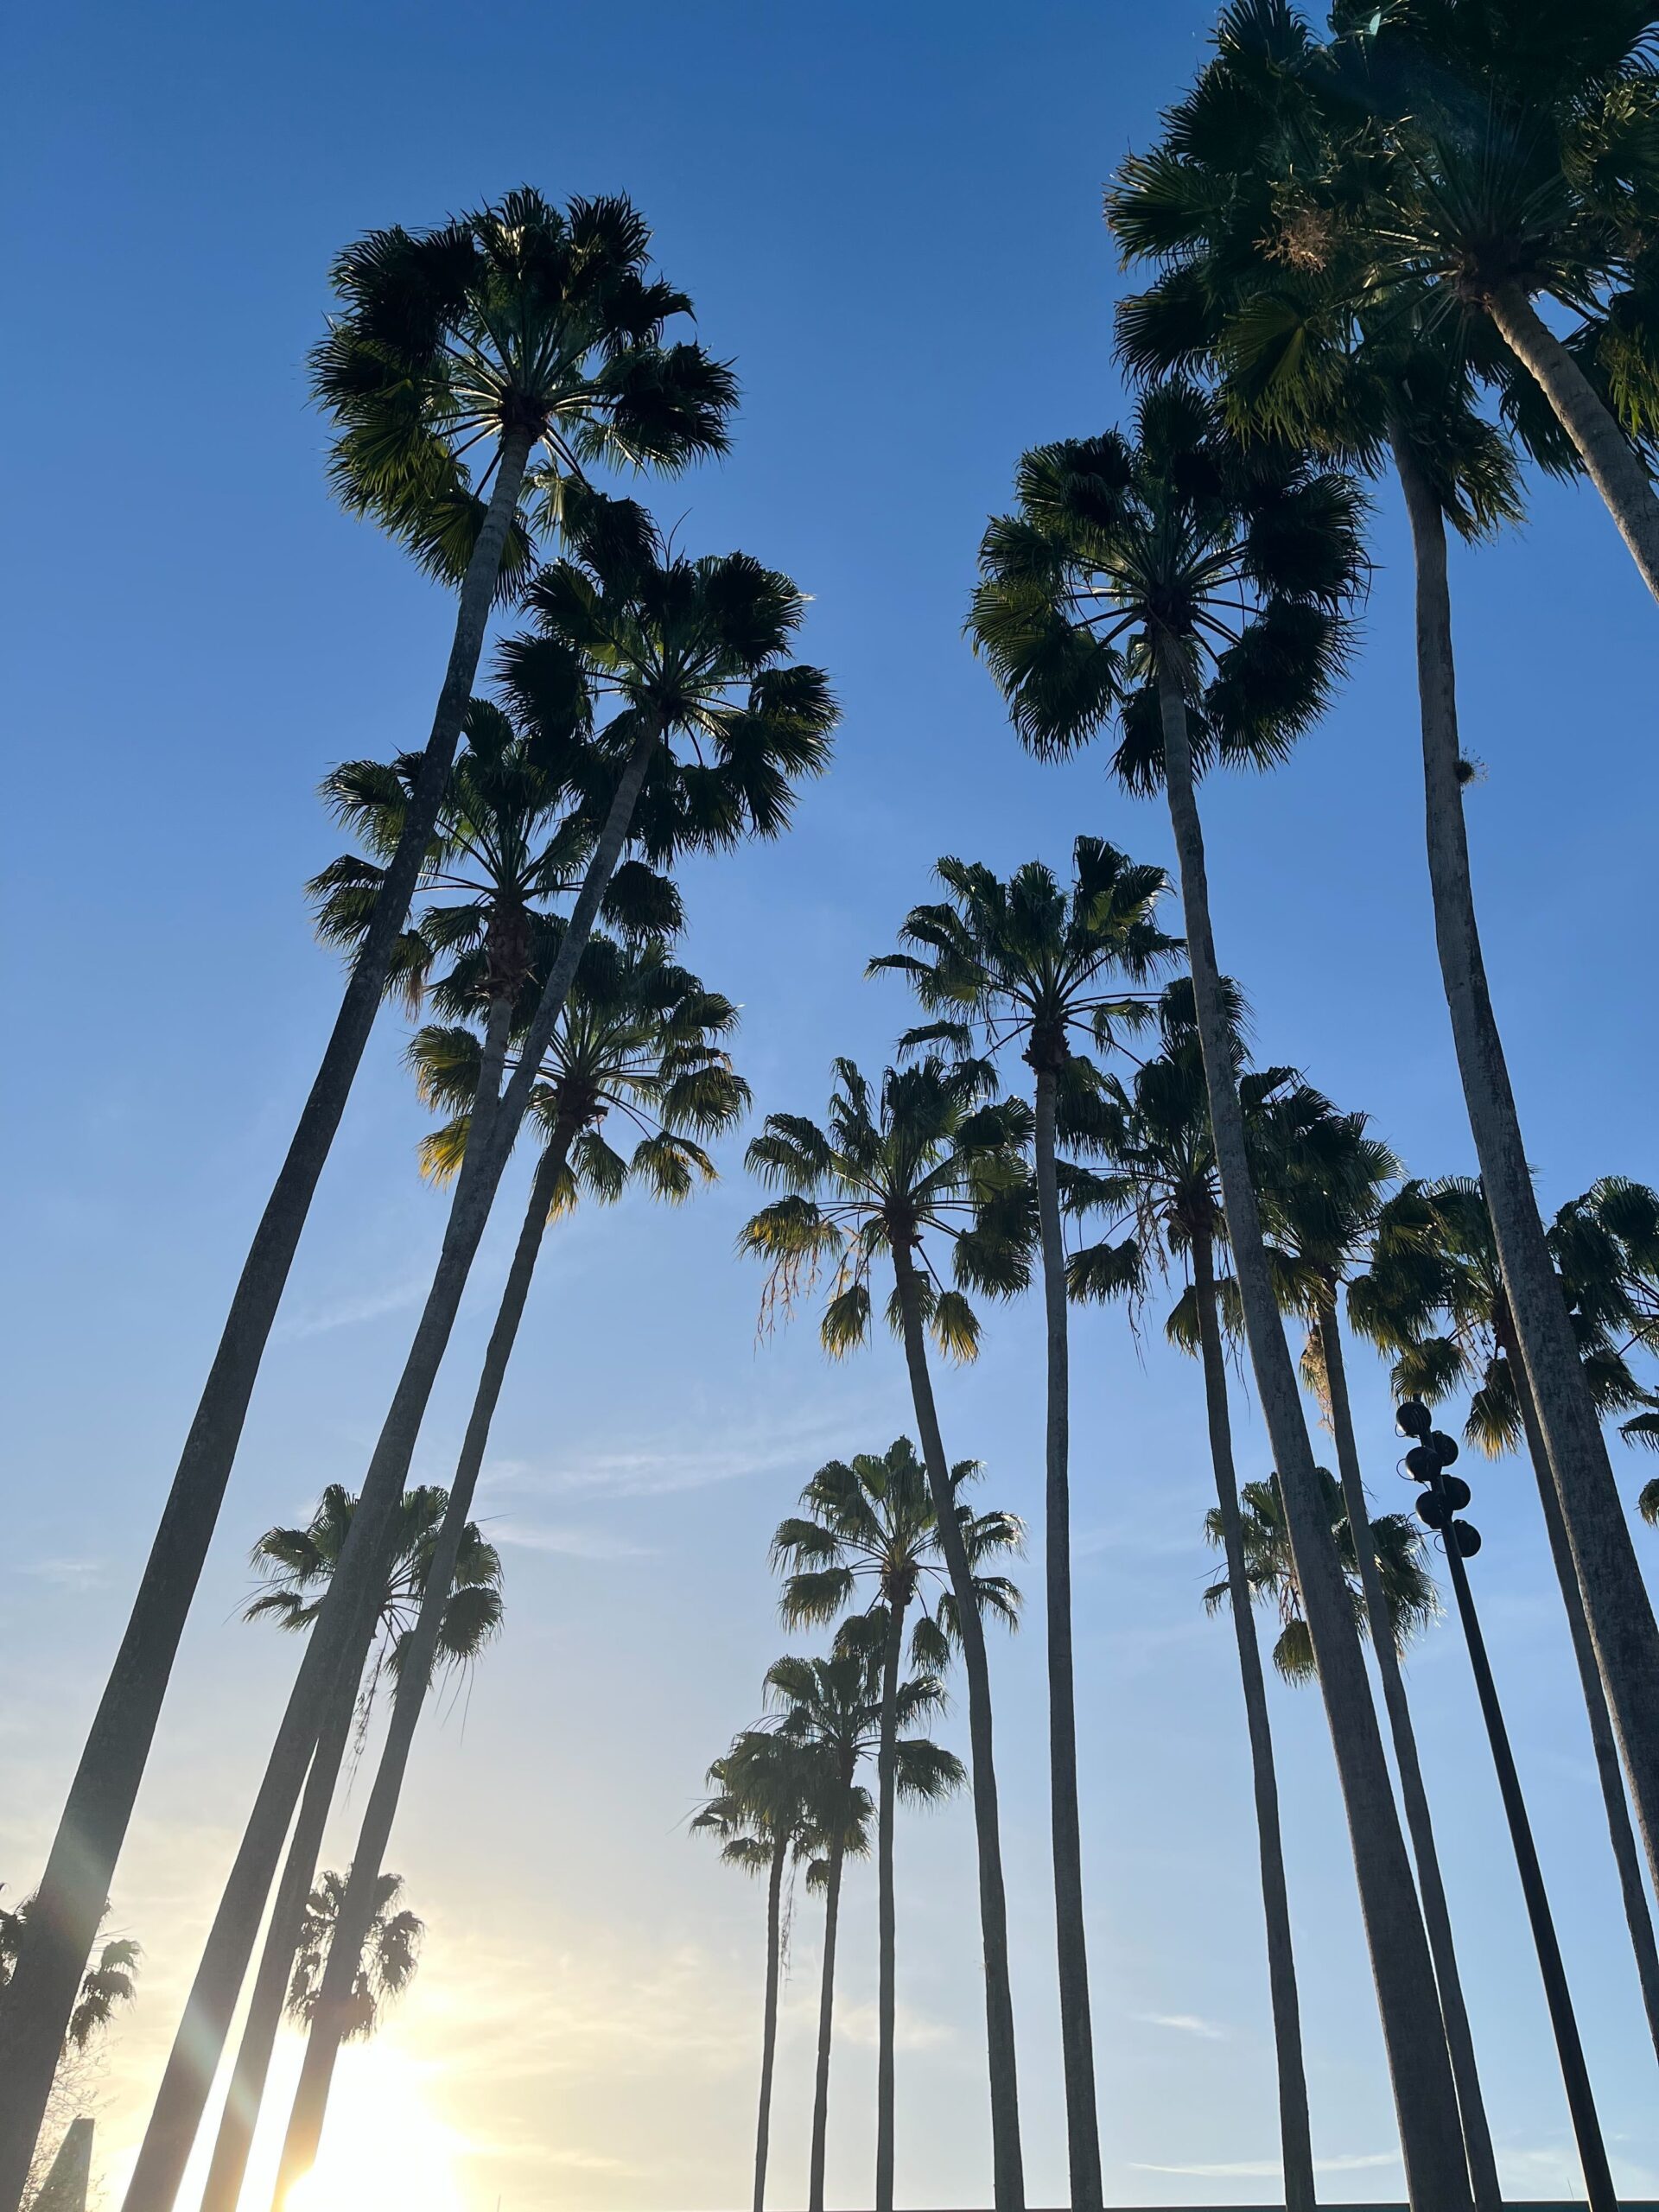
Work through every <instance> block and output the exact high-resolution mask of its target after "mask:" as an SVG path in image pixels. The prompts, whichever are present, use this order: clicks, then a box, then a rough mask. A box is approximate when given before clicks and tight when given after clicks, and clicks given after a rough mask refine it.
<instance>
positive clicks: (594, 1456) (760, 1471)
mask: <svg viewBox="0 0 1659 2212" xmlns="http://www.w3.org/2000/svg"><path fill="white" fill-rule="evenodd" d="M846 1433H847V1416H846V1414H845V1413H844V1411H843V1412H842V1413H840V1414H836V1415H834V1416H832V1415H831V1414H829V1412H827V1411H826V1412H825V1413H823V1414H811V1415H809V1416H805V1417H803V1418H800V1419H798V1420H794V1421H767V1422H766V1423H765V1424H764V1425H763V1424H760V1423H754V1424H752V1425H750V1426H748V1427H744V1428H741V1429H734V1430H732V1431H730V1432H728V1433H726V1434H724V1435H721V1436H715V1437H708V1438H705V1439H704V1440H702V1442H700V1443H697V1444H694V1445H686V1444H684V1443H682V1442H681V1441H680V1440H679V1438H678V1435H677V1434H676V1435H675V1436H674V1437H672V1438H669V1437H664V1439H663V1440H661V1441H660V1442H658V1443H657V1444H654V1445H652V1444H642V1445H638V1446H632V1448H630V1449H628V1450H626V1451H592V1452H582V1453H581V1454H580V1456H578V1457H573V1458H571V1459H562V1460H558V1461H556V1462H554V1463H553V1464H552V1465H545V1464H541V1463H537V1462H535V1461H532V1460H528V1459H502V1460H495V1461H493V1462H492V1464H491V1466H490V1470H489V1479H490V1482H491V1484H492V1485H493V1487H495V1488H496V1489H499V1490H504V1491H519V1492H522V1493H524V1494H525V1495H531V1496H533V1495H542V1496H546V1497H579V1496H582V1495H595V1494H603V1495H604V1496H606V1497H666V1496H668V1495H669V1494H670V1493H671V1492H673V1491H688V1490H706V1489H708V1488H709V1487H710V1486H711V1485H712V1484H716V1483H729V1482H741V1481H742V1480H744V1479H745V1478H747V1477H750V1476H753V1475H767V1474H776V1473H779V1472H781V1471H788V1472H789V1473H791V1475H794V1476H796V1478H797V1479H798V1478H799V1476H798V1471H799V1470H800V1469H801V1468H802V1467H803V1466H804V1467H805V1468H806V1471H808V1472H810V1468H811V1465H813V1464H815V1463H816V1461H817V1460H818V1459H823V1458H825V1457H827V1456H828V1455H829V1453H830V1452H833V1451H834V1450H835V1449H836V1446H837V1444H838V1443H842V1442H844V1439H845V1436H846Z"/></svg>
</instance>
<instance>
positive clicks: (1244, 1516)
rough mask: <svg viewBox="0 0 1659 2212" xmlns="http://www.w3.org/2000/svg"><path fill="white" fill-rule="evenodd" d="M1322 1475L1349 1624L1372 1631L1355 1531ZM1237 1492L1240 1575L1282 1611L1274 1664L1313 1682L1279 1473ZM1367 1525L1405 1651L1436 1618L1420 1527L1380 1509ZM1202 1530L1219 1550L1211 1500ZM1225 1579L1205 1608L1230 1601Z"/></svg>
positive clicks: (1291, 1676) (1217, 1518)
mask: <svg viewBox="0 0 1659 2212" xmlns="http://www.w3.org/2000/svg"><path fill="white" fill-rule="evenodd" d="M1319 1478H1320V1484H1321V1487H1322V1489H1323V1491H1324V1492H1325V1506H1326V1509H1327V1510H1328V1511H1329V1513H1330V1516H1331V1531H1332V1535H1333V1536H1334V1537H1335V1539H1336V1544H1337V1554H1338V1558H1339V1559H1340V1560H1341V1561H1342V1569H1343V1574H1344V1579H1345V1580H1346V1581H1347V1584H1348V1590H1349V1595H1350V1597H1351V1600H1352V1603H1353V1608H1354V1625H1355V1626H1356V1628H1357V1629H1358V1630H1359V1632H1360V1634H1361V1635H1362V1636H1364V1635H1366V1634H1368V1633H1369V1623H1368V1621H1367V1618H1366V1612H1365V1596H1364V1591H1363V1587H1362V1586H1361V1580H1360V1568H1359V1558H1358V1554H1357V1551H1356V1549H1355V1546H1354V1529H1353V1527H1352V1524H1351V1522H1350V1521H1349V1518H1348V1511H1347V1508H1346V1506H1345V1504H1344V1502H1343V1495H1342V1485H1341V1484H1340V1483H1339V1482H1338V1480H1337V1478H1336V1477H1335V1476H1334V1475H1333V1474H1332V1473H1331V1472H1330V1471H1329V1470H1328V1469H1327V1468H1325V1467H1321V1468H1320V1469H1319ZM1239 1496H1240V1503H1241V1508H1242V1510H1241V1516H1240V1519H1241V1526H1242V1530H1243V1540H1244V1573H1245V1579H1246V1580H1247V1581H1248V1583H1249V1590H1250V1594H1251V1596H1252V1597H1254V1598H1265V1599H1271V1600H1272V1602H1273V1603H1274V1605H1277V1607H1278V1610H1279V1619H1280V1623H1281V1628H1280V1635H1279V1640H1278V1642H1277V1643H1275V1644H1274V1647H1273V1663H1274V1666H1275V1667H1276V1668H1277V1669H1279V1672H1280V1673H1281V1675H1283V1676H1284V1678H1285V1680H1286V1681H1289V1682H1306V1681H1313V1677H1314V1675H1315V1674H1316V1672H1317V1671H1318V1670H1317V1669H1316V1668H1315V1665H1314V1662H1313V1644H1312V1643H1311V1642H1310V1641H1309V1638H1308V1633H1307V1623H1306V1620H1305V1619H1304V1618H1303V1617H1302V1606H1301V1599H1300V1594H1299V1592H1298V1591H1297V1587H1296V1571H1295V1567H1294V1564H1293V1562H1292V1560H1291V1555H1290V1539H1289V1535H1288V1534H1287V1530H1286V1528H1285V1506H1284V1500H1283V1498H1282V1497H1281V1495H1280V1491H1279V1480H1278V1477H1277V1476H1273V1477H1270V1478H1268V1481H1266V1482H1260V1483H1246V1484H1244V1487H1243V1491H1241V1492H1240V1493H1239ZM1368 1525H1369V1528H1370V1543H1371V1546H1372V1548H1373V1551H1374V1553H1375V1554H1376V1566H1377V1573H1378V1574H1379V1576H1380V1577H1381V1580H1382V1584H1383V1596H1384V1598H1385V1599H1387V1601H1388V1608H1389V1621H1390V1622H1391V1624H1392V1626H1393V1630H1394V1647H1395V1651H1396V1652H1398V1653H1403V1652H1404V1650H1405V1649H1406V1646H1407V1645H1408V1643H1410V1642H1411V1640H1412V1638H1413V1637H1414V1636H1417V1635H1418V1634H1420V1633H1421V1630H1424V1629H1426V1628H1427V1626H1428V1625H1429V1624H1430V1623H1431V1622H1432V1621H1433V1620H1435V1619H1437V1618H1439V1616H1440V1597H1439V1593H1438V1592H1436V1590H1435V1587H1434V1580H1433V1575H1432V1574H1431V1573H1429V1570H1428V1560H1427V1550H1426V1548H1425V1546H1424V1543H1423V1537H1422V1531H1421V1529H1419V1528H1418V1526H1417V1524H1416V1522H1414V1520H1413V1518H1412V1516H1411V1515H1410V1514H1409V1513H1380V1514H1377V1515H1376V1516H1375V1517H1374V1518H1373V1519H1372V1520H1371V1521H1370V1522H1369V1524H1368ZM1204 1533H1205V1536H1206V1537H1207V1538H1208V1539H1209V1541H1211V1543H1212V1544H1213V1545H1215V1546H1216V1548H1217V1549H1219V1548H1221V1545H1222V1542H1223V1541H1224V1535H1223V1529H1222V1525H1221V1514H1220V1510H1219V1509H1218V1508H1217V1507H1216V1506H1213V1505H1212V1506H1211V1509H1210V1510H1209V1511H1208V1512H1207V1513H1206V1514H1205V1516H1204ZM1227 1598H1228V1590H1227V1578H1226V1576H1225V1575H1221V1576H1219V1577H1218V1578H1217V1580H1215V1581H1214V1582H1212V1583H1211V1585H1210V1586H1209V1588H1208V1589H1207V1590H1205V1593H1204V1603H1205V1611H1209V1612H1212V1613H1213V1612H1217V1611H1219V1610H1220V1608H1221V1607H1222V1606H1223V1605H1225V1604H1226V1603H1227Z"/></svg>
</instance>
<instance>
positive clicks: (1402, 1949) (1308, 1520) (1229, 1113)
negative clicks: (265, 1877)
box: [1158, 646, 1471, 2212]
mask: <svg viewBox="0 0 1659 2212" xmlns="http://www.w3.org/2000/svg"><path fill="white" fill-rule="evenodd" d="M1158 692H1159V705H1160V715H1161V726H1162V734H1163V741H1164V767H1165V785H1166V791H1167V794H1168V798H1169V813H1170V823H1171V826H1172V828H1173V831H1174V837H1175V849H1176V854H1177V856H1178V859H1179V867H1180V875H1181V897H1182V903H1183V906H1184V910H1185V924H1186V939H1187V951H1188V957H1189V959H1190V961H1191V963H1192V995H1193V1001H1194V1005H1195V1007H1196V1009H1197V1014H1198V1038H1199V1043H1200V1046H1201V1049H1202V1052H1203V1056H1204V1070H1205V1087H1206V1090H1207V1092H1208V1095H1209V1102H1210V1120H1211V1128H1212V1131H1213V1134H1214V1138H1215V1147H1216V1165H1217V1170H1218V1172H1219V1174H1220V1177H1221V1188H1222V1201H1223V1205H1224V1207H1225V1209H1226V1215H1227V1230H1228V1240H1229V1242H1230V1244H1231V1247H1232V1252H1233V1264H1234V1270H1235V1273H1236V1277H1237V1281H1238V1287H1239V1293H1240V1297H1241V1300H1242V1302H1243V1309H1244V1329H1245V1334H1246V1337H1247V1338H1248V1340H1249V1348H1250V1363H1251V1366H1252V1368H1253V1370H1254V1371H1255V1387H1256V1394H1257V1396H1258V1397H1259V1399H1260V1401H1261V1404H1262V1416H1263V1419H1264V1420H1265V1421H1266V1424H1267V1429H1268V1438H1269V1440H1271V1443H1272V1446H1273V1453H1274V1465H1276V1467H1277V1469H1278V1471H1279V1479H1280V1484H1281V1489H1282V1492H1283V1496H1284V1502H1285V1521H1286V1527H1287V1532H1288V1535H1289V1537H1290V1547H1291V1555H1292V1559H1293V1560H1294V1566H1295V1570H1296V1582H1297V1587H1298V1589H1299V1590H1300V1593H1301V1599H1302V1609H1303V1611H1304V1613H1305V1615H1306V1620H1307V1629H1308V1636H1309V1638H1310V1640H1311V1642H1312V1643H1313V1653H1314V1657H1315V1659H1316V1661H1317V1662H1318V1666H1319V1688H1320V1691H1321V1694H1322V1695H1323V1697H1324V1700H1325V1716H1326V1719H1327V1720H1328V1721H1329V1724H1330V1730H1331V1742H1332V1749H1333V1751H1335V1754H1336V1761H1337V1772H1338V1778H1339V1780H1340V1783H1341V1785H1342V1794H1343V1803H1344V1808H1345V1809H1346V1813H1347V1816H1348V1835H1349V1842H1350V1845H1351V1848H1352V1851H1353V1856H1354V1872H1355V1874H1356V1876H1357V1881H1358V1887H1359V1900H1360V1910H1361V1912H1362V1913H1363V1916H1364V1922H1365V1934H1366V1940H1367V1943H1368V1945H1369V1948H1370V1958H1371V1974H1372V1978H1373V1980H1374V1981H1375V1983H1376V1998H1377V2009H1378V2012H1379V2013H1380V2015H1381V2018H1382V2024H1383V2043H1384V2045H1385V2046H1386V2049H1387V2051H1388V2056H1389V2076H1390V2079H1391V2081H1392V2083H1393V2088H1394V2103H1395V2116H1396V2118H1397V2120H1398V2122H1399V2126H1400V2143H1401V2149H1402V2153H1403V2156H1404V2159H1405V2169H1406V2189H1407V2193H1408V2196H1409V2198H1410V2201H1411V2206H1412V2212H1469V2208H1470V2205H1471V2198H1470V2194H1469V2174H1468V2169H1467V2166H1466V2165H1465V2161H1464V2147H1463V2132H1462V2128H1461V2126H1460V2124H1459V2117H1458V2103H1457V2094H1456V2091H1455V2090H1454V2088H1453V2087H1452V2068H1451V2063H1450V2062H1449V2060H1448V2058H1447V2056H1446V2037H1445V2035H1444V2033H1443V2032H1442V2030H1441V2025H1440V1999H1439V1995H1438V1993H1437V1992H1436V1989H1435V1986H1434V1974H1433V1967H1432V1965H1431V1964H1430V1961H1429V1955H1428V1943H1427V1938H1426V1936H1425V1935H1424V1933H1423V1921H1422V1915H1421V1911H1420V1910H1419V1908H1418V1903H1417V1891H1416V1888H1415V1886H1414V1883H1413V1880H1412V1872H1411V1863H1410V1861H1409V1859H1408V1858H1407V1856H1406V1846H1405V1839H1404V1838H1403V1836H1402V1834H1401V1832H1400V1821H1399V1817H1398V1815H1397V1814H1396V1812H1395V1804H1394V1791H1393V1789H1392V1786H1391V1784H1390V1783H1389V1770H1388V1762H1387V1760H1386V1759H1385V1758H1384V1757H1383V1738H1382V1735H1381V1732H1379V1730H1378V1728H1377V1725H1376V1710H1375V1708H1374V1707H1373V1706H1372V1703H1371V1693H1370V1683H1369V1682H1368V1681H1367V1680H1366V1675H1365V1661H1364V1656H1363V1654H1362V1652H1361V1650H1360V1648H1359V1637H1358V1633H1357V1630H1356V1628H1355V1625H1354V1618H1353V1612H1352V1609H1351V1606H1350V1604H1349V1600H1348V1589H1347V1585H1346V1584H1345V1582H1344V1580H1343V1574H1342V1567H1341V1564H1340V1562H1339V1561H1338V1558H1337V1548H1336V1542H1335V1539H1334V1538H1333V1536H1332V1531H1331V1522H1330V1518H1329V1516H1328V1515H1327V1513H1326V1511H1325V1502H1324V1498H1323V1496H1322V1493H1321V1490H1320V1486H1319V1478H1318V1474H1317V1471H1316V1470H1315V1467H1314V1465H1313V1447H1312V1446H1311V1445H1310V1444H1309V1442H1308V1436H1307V1425H1306V1421H1304V1419H1303V1416H1302V1407H1301V1400H1300V1395H1299V1394H1298V1390H1297V1384H1296V1370H1295V1368H1294V1365H1293V1363H1292V1361H1291V1357H1290V1350H1289V1347H1288V1345H1287V1344H1286V1342H1285V1332H1284V1326H1283V1323H1282V1321H1281V1318H1280V1313H1279V1307H1278V1303H1277V1300H1275V1298H1274V1286H1273V1278H1272V1275H1271V1273H1270V1271H1269V1269H1268V1262H1267V1255H1266V1252H1265V1250H1264V1249H1263V1247H1262V1225H1261V1222H1260V1219H1259V1218H1258V1216H1257V1212H1256V1205H1255V1188H1254V1186H1253V1185H1252V1183H1251V1180H1250V1169H1249V1156H1248V1154H1247V1153H1246V1150H1245V1143H1244V1117H1243V1109H1241V1107H1240V1105H1239V1100H1238V1086H1237V1083H1236V1079H1235V1077H1234V1073H1233V1058H1232V1040H1231V1038H1230V1033H1229V1030H1228V1026H1227V1020H1226V1015H1225V1013H1224V1008H1223V1004H1222V998H1221V978H1220V973H1219V970H1218V969H1217V964H1216V949H1215V941H1214V938H1213V935H1212V933H1211V921H1210V891H1209V884H1208V880H1207V878H1206V874H1205V857H1204V835H1203V830H1202V829H1201V827H1200V824H1199V820H1198V803H1197V799H1196V798H1195V796H1194V792H1193V786H1192V752H1191V749H1190V746H1189V742H1188V738H1187V728H1186V706H1185V700H1184V698H1183V696H1182V692H1181V681H1180V673H1179V664H1178V662H1177V661H1176V660H1175V659H1174V658H1173V656H1172V655H1171V654H1170V653H1169V652H1168V651H1167V650H1166V649H1165V648H1163V647H1161V646H1160V651H1159V654H1158Z"/></svg>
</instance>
